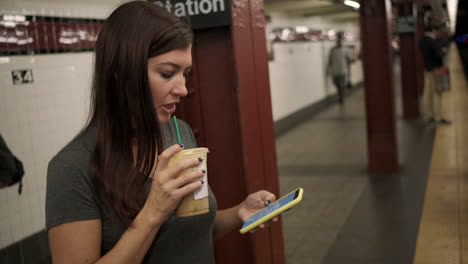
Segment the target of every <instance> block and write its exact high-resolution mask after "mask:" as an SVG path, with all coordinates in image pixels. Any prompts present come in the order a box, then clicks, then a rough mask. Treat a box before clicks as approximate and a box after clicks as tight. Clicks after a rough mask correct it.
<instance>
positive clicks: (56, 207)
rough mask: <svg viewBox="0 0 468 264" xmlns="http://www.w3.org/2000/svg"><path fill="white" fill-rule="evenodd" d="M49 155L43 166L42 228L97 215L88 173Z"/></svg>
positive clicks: (89, 218)
mask: <svg viewBox="0 0 468 264" xmlns="http://www.w3.org/2000/svg"><path fill="white" fill-rule="evenodd" d="M84 171H86V170H80V169H78V168H74V167H73V166H71V165H70V164H67V163H66V162H64V161H62V160H60V159H57V158H55V159H53V160H52V161H51V162H50V163H49V167H48V170H47V188H46V228H47V229H49V228H51V227H54V226H57V225H60V224H64V223H68V222H74V221H83V220H91V219H101V218H102V216H101V210H100V208H99V206H98V204H97V202H96V199H95V195H94V192H93V188H92V184H91V178H90V175H88V174H87V173H85V172H84Z"/></svg>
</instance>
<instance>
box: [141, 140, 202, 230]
mask: <svg viewBox="0 0 468 264" xmlns="http://www.w3.org/2000/svg"><path fill="white" fill-rule="evenodd" d="M181 150H183V147H181V146H180V145H178V144H175V145H172V146H171V147H169V148H167V149H166V150H165V151H163V152H162V153H161V155H159V158H158V162H157V163H156V168H155V170H154V173H153V175H152V179H153V184H152V186H151V191H150V193H149V196H148V198H147V200H146V204H145V208H143V209H148V210H147V211H149V212H147V213H149V214H150V215H151V217H152V218H153V219H155V220H156V221H158V220H159V221H158V222H160V223H162V222H163V221H165V220H166V219H167V218H168V217H169V216H170V215H171V214H172V213H173V212H174V210H175V208H176V207H177V205H178V204H179V202H180V200H181V199H182V198H183V197H184V196H186V195H187V194H189V193H191V192H193V191H195V190H196V189H198V188H200V187H201V186H202V184H204V183H203V182H202V181H201V178H202V177H203V176H204V172H203V171H202V170H201V169H195V170H192V171H187V172H186V173H184V174H183V175H181V176H179V177H177V176H178V175H179V174H180V173H181V172H182V171H184V170H186V169H189V168H195V167H197V166H199V165H200V164H201V163H202V162H203V160H201V161H200V160H199V158H190V159H186V160H182V161H180V162H178V163H177V164H176V165H175V166H173V167H171V168H168V164H169V160H170V159H171V157H172V156H174V155H175V154H177V153H178V152H179V151H181Z"/></svg>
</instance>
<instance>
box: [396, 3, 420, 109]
mask: <svg viewBox="0 0 468 264" xmlns="http://www.w3.org/2000/svg"><path fill="white" fill-rule="evenodd" d="M416 14H417V12H416V7H415V4H414V3H410V2H408V3H401V4H398V16H399V17H407V18H408V17H411V18H413V21H414V29H415V31H413V32H408V33H400V60H401V88H402V100H403V116H404V117H405V118H417V117H419V91H418V77H419V76H418V70H417V57H416V56H417V55H418V54H419V49H418V45H417V43H418V41H417V39H416V30H417V15H416Z"/></svg>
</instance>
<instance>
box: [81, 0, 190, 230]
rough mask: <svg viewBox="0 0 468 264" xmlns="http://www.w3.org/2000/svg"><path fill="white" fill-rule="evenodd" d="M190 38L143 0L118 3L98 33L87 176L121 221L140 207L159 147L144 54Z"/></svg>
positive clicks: (176, 20) (175, 21) (174, 20)
mask: <svg viewBox="0 0 468 264" xmlns="http://www.w3.org/2000/svg"><path fill="white" fill-rule="evenodd" d="M192 41H193V36H192V31H191V28H190V26H189V25H187V23H185V22H184V21H182V20H181V19H179V18H177V17H176V16H174V15H172V14H170V13H168V12H167V11H166V10H165V9H164V8H162V7H160V6H157V5H155V4H152V3H149V2H145V1H135V2H129V3H126V4H123V5H121V6H120V7H118V8H117V9H116V10H115V11H114V12H113V13H112V14H111V15H110V16H109V18H108V19H107V20H106V21H105V22H104V24H103V27H102V30H101V32H100V33H99V36H98V39H97V42H96V55H95V65H94V76H93V83H92V91H91V111H90V119H89V123H88V125H87V128H91V127H95V128H96V131H97V142H96V146H95V149H94V152H93V154H92V158H91V159H92V160H91V175H92V179H93V184H94V190H95V192H96V194H97V197H98V199H99V200H100V201H101V202H103V203H104V204H106V205H107V207H108V208H109V209H110V210H111V211H112V215H113V218H114V220H116V221H115V222H116V223H119V224H121V225H122V226H128V225H129V224H130V223H131V222H132V221H133V219H134V217H135V216H136V215H137V214H138V212H139V211H140V210H141V208H142V207H143V205H144V203H145V200H146V196H145V185H146V180H147V179H148V176H149V175H150V173H151V171H152V168H153V166H154V163H155V157H156V155H157V154H159V153H160V152H161V151H162V138H161V131H160V126H159V122H158V118H157V114H156V111H155V106H154V104H153V100H152V96H151V90H150V87H149V82H148V69H147V67H148V66H147V61H148V58H150V57H154V56H158V55H161V54H164V53H166V52H169V51H171V50H175V49H183V48H188V47H189V46H190V45H191V43H192ZM132 146H134V147H136V148H135V152H134V150H133V147H132Z"/></svg>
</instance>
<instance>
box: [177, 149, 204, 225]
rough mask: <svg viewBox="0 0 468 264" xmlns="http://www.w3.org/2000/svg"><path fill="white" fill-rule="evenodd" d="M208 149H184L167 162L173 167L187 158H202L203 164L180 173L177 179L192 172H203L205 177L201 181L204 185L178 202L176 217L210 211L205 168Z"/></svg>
mask: <svg viewBox="0 0 468 264" xmlns="http://www.w3.org/2000/svg"><path fill="white" fill-rule="evenodd" d="M208 152H209V151H208V148H193V149H184V150H182V151H180V152H179V153H177V154H175V155H174V156H172V158H171V159H170V160H169V164H168V167H173V166H175V165H176V164H177V163H178V162H180V161H182V160H185V159H189V158H203V162H202V163H201V164H200V165H199V166H197V167H196V168H190V169H187V170H184V171H182V172H181V173H180V174H179V175H177V177H179V176H180V175H183V174H185V173H187V172H190V171H193V170H202V169H203V170H205V171H206V173H205V176H203V178H202V180H203V181H204V184H203V185H202V186H201V187H200V188H199V189H197V190H195V191H194V192H193V193H189V194H188V195H186V196H185V197H184V198H182V200H181V201H180V203H179V205H178V206H177V208H176V211H175V213H176V216H177V217H187V216H194V215H199V214H205V213H208V212H209V211H210V206H209V200H208V170H207V166H206V161H207V154H208Z"/></svg>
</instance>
